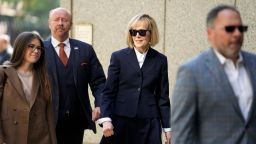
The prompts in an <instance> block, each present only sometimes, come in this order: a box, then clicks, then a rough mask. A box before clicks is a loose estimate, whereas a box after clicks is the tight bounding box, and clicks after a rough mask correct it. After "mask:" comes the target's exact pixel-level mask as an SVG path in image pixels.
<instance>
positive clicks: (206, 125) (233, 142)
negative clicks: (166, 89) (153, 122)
mask: <svg viewBox="0 0 256 144" xmlns="http://www.w3.org/2000/svg"><path fill="white" fill-rule="evenodd" d="M241 53H242V56H243V59H244V64H245V68H246V70H247V73H248V74H249V77H250V79H251V83H252V88H253V102H252V106H251V110H250V113H249V116H248V120H245V119H244V118H243V116H242V113H241V110H240V108H239V105H238V100H237V97H236V96H235V94H234V91H233V89H232V86H231V84H230V82H229V80H228V77H227V75H226V73H225V70H224V68H223V66H222V65H221V64H220V62H219V60H218V59H217V56H216V55H215V53H214V51H213V50H212V49H209V50H208V51H206V52H203V53H202V54H200V55H199V56H198V57H196V58H194V59H192V60H191V61H189V62H187V63H185V64H184V65H182V66H181V67H180V69H179V71H178V74H177V80H176V85H175V88H174V92H173V96H172V113H171V114H172V118H171V125H172V133H173V138H172V139H173V142H174V144H255V143H256V56H255V55H253V54H250V53H247V52H243V51H242V52H241Z"/></svg>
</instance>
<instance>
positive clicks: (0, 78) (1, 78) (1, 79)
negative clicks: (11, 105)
mask: <svg viewBox="0 0 256 144" xmlns="http://www.w3.org/2000/svg"><path fill="white" fill-rule="evenodd" d="M4 83H5V74H4V70H3V69H2V68H0V110H2V102H3V91H4ZM0 119H2V118H1V116H0ZM0 143H4V137H3V126H2V122H1V120H0Z"/></svg>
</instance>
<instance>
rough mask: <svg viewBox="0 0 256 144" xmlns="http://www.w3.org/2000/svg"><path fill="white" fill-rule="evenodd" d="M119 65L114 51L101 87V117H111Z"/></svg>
mask: <svg viewBox="0 0 256 144" xmlns="http://www.w3.org/2000/svg"><path fill="white" fill-rule="evenodd" d="M119 73H120V66H119V63H118V60H117V58H116V56H115V53H113V54H112V56H111V59H110V65H109V68H108V78H107V81H106V84H105V87H104V89H103V93H102V94H103V96H102V101H101V112H102V116H101V117H111V116H112V112H113V105H114V100H115V98H116V94H117V89H118V83H119Z"/></svg>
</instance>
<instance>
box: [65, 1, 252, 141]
mask: <svg viewBox="0 0 256 144" xmlns="http://www.w3.org/2000/svg"><path fill="white" fill-rule="evenodd" d="M221 3H224V4H230V5H236V6H237V7H238V9H239V10H240V12H241V15H242V18H243V21H244V23H245V24H247V25H249V31H248V33H246V34H245V43H244V49H246V50H249V51H252V52H256V40H255V38H256V23H255V21H256V10H255V8H256V1H255V0H94V1H92V0H61V6H63V7H66V8H68V9H70V10H71V12H72V13H73V23H74V25H76V24H81V23H85V24H92V26H93V35H92V38H93V43H92V45H93V47H94V49H95V51H96V53H97V55H98V57H99V59H100V61H101V63H102V65H103V68H104V70H105V72H107V68H108V64H109V59H110V56H111V53H112V52H113V51H116V50H118V49H120V48H124V47H126V41H125V40H126V37H125V30H126V26H127V23H128V21H129V20H130V19H131V18H132V17H133V16H134V15H136V14H138V13H148V14H149V15H151V16H152V17H153V18H155V20H156V22H157V24H158V28H159V31H160V43H159V44H158V45H157V46H156V47H155V48H156V49H157V50H159V51H160V52H162V53H164V54H165V55H166V56H167V57H168V62H169V83H170V96H171V93H172V87H173V85H174V82H175V76H176V71H177V69H178V67H179V65H180V64H182V63H183V62H184V61H186V60H188V59H190V58H191V57H193V56H195V55H197V54H198V53H200V52H201V51H203V50H205V49H207V48H208V47H209V44H208V41H207V36H206V28H205V19H206V14H207V12H208V11H209V10H210V9H211V8H212V7H214V6H215V5H217V4H221ZM71 34H72V35H73V36H74V34H73V33H72V32H71ZM101 134H102V132H101V129H99V134H98V135H94V134H91V133H90V132H86V137H85V141H86V142H89V143H98V141H99V139H100V136H101ZM88 135H90V136H88Z"/></svg>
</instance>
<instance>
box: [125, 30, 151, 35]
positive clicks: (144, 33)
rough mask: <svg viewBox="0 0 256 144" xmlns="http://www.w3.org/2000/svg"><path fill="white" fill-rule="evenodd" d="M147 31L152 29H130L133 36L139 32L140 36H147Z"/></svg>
mask: <svg viewBox="0 0 256 144" xmlns="http://www.w3.org/2000/svg"><path fill="white" fill-rule="evenodd" d="M147 31H149V32H150V30H144V29H140V30H132V29H130V30H129V32H130V35H131V36H136V35H137V33H139V35H140V36H146V34H147Z"/></svg>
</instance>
